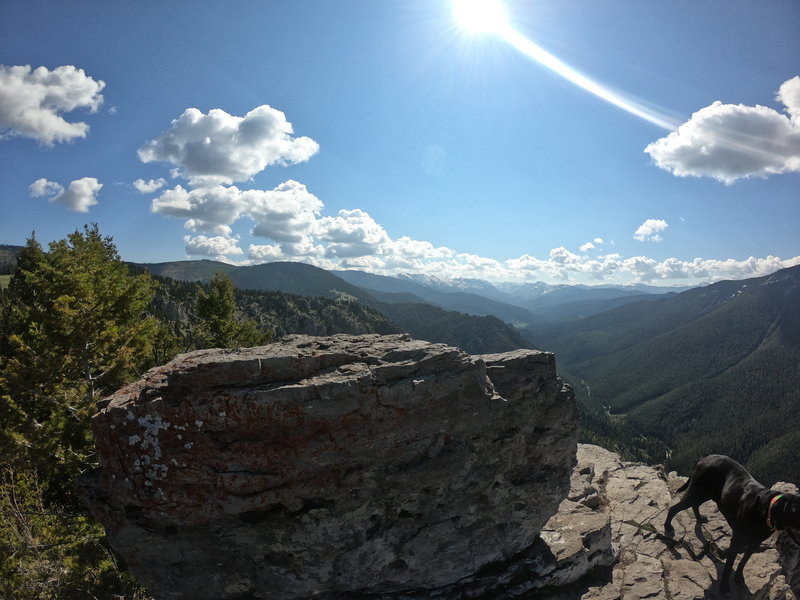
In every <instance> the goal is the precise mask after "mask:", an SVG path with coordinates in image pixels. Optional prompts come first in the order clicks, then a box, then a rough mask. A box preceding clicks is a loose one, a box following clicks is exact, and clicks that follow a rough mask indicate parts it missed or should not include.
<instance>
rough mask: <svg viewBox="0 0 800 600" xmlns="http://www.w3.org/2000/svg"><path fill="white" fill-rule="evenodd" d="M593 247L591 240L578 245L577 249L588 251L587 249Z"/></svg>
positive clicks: (592, 248)
mask: <svg viewBox="0 0 800 600" xmlns="http://www.w3.org/2000/svg"><path fill="white" fill-rule="evenodd" d="M595 247H596V246H595V245H594V244H593V243H592V242H586V243H585V244H583V245H581V246H580V248H579V250H580V251H581V252H588V251H589V250H594V249H595Z"/></svg>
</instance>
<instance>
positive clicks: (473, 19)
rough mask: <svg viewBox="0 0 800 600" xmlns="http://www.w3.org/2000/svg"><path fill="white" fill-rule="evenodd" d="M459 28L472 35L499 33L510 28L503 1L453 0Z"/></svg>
mask: <svg viewBox="0 0 800 600" xmlns="http://www.w3.org/2000/svg"><path fill="white" fill-rule="evenodd" d="M452 2H453V14H454V16H455V19H456V22H457V23H458V25H459V27H461V28H462V29H464V30H466V31H468V32H470V33H497V32H499V31H502V30H503V29H505V28H506V27H507V26H508V14H507V13H506V8H505V6H503V2H502V0H452Z"/></svg>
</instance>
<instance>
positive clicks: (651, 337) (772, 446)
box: [525, 266, 800, 482]
mask: <svg viewBox="0 0 800 600" xmlns="http://www.w3.org/2000/svg"><path fill="white" fill-rule="evenodd" d="M525 334H526V337H527V338H528V339H529V340H530V341H531V342H532V343H534V344H535V345H536V346H538V347H545V348H547V349H548V350H552V351H554V352H555V353H556V356H557V357H558V361H559V368H560V369H561V370H563V371H564V372H568V373H569V377H570V378H571V379H572V380H573V381H574V382H577V383H578V385H579V386H580V387H582V388H583V389H582V393H583V399H584V402H585V404H586V406H587V407H588V408H589V409H594V410H595V411H596V412H600V413H602V412H606V413H608V414H609V416H610V418H611V420H612V421H613V420H616V421H617V422H619V421H625V422H627V423H628V424H630V425H632V426H633V427H634V428H635V429H636V430H638V431H639V432H640V433H642V434H643V435H644V436H650V437H655V438H658V439H660V440H662V441H663V442H664V443H665V445H666V447H668V448H669V449H671V455H670V456H669V457H665V458H669V461H668V462H669V464H670V466H672V467H673V468H676V469H678V470H680V471H683V472H686V471H688V470H689V469H690V468H691V466H692V464H693V463H694V461H695V460H696V459H697V457H698V456H702V455H704V454H709V453H712V452H717V453H723V454H729V455H731V456H734V457H735V458H737V459H738V460H740V461H741V462H743V463H745V465H746V466H748V467H750V468H751V470H753V471H754V472H755V473H758V474H759V475H760V476H761V477H763V479H764V480H765V481H768V482H772V481H775V480H776V479H784V480H792V481H796V480H798V478H800V461H799V460H798V459H800V266H796V267H791V268H788V269H783V270H780V271H778V272H776V273H774V274H772V275H769V276H765V277H758V278H753V279H745V280H740V281H720V282H718V283H714V284H712V285H708V286H705V287H702V288H696V289H693V290H689V291H686V292H683V293H681V294H677V295H674V296H668V297H664V298H661V299H659V300H653V301H649V302H633V303H629V304H627V305H625V306H624V307H620V308H616V309H612V310H609V311H606V312H604V313H602V314H597V315H594V316H591V317H588V318H586V319H581V320H579V321H573V322H571V323H561V324H559V325H550V326H545V327H539V328H536V329H531V328H529V329H527V330H526V332H525Z"/></svg>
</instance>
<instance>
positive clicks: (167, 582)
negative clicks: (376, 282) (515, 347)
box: [82, 335, 578, 600]
mask: <svg viewBox="0 0 800 600" xmlns="http://www.w3.org/2000/svg"><path fill="white" fill-rule="evenodd" d="M487 374H488V375H487ZM93 429H94V432H95V436H96V440H97V452H98V457H99V460H100V465H101V468H100V469H99V471H97V472H95V473H93V474H91V475H89V476H87V477H85V478H84V480H83V481H82V486H83V488H84V492H85V495H86V497H87V501H88V502H89V504H90V507H91V508H92V510H93V512H94V514H95V515H96V516H97V517H98V518H99V519H100V520H101V521H102V522H103V523H104V524H105V526H106V528H107V530H108V534H109V539H110V541H111V544H112V546H113V547H114V548H115V549H116V550H117V551H118V552H119V553H120V554H121V555H122V556H123V557H124V558H125V560H126V561H127V563H128V565H129V566H130V568H131V570H132V571H133V572H134V573H135V574H136V576H137V577H138V578H139V580H140V581H141V582H142V583H143V584H144V585H145V586H146V587H147V588H148V590H149V591H150V593H151V594H152V595H153V596H154V597H155V598H157V599H159V600H161V599H192V600H203V599H214V600H222V599H241V600H243V599H248V598H280V599H293V598H308V597H311V596H315V597H317V598H342V597H344V596H347V597H348V598H358V597H367V596H372V595H381V594H382V595H388V596H387V597H401V596H404V595H408V597H420V598H422V597H436V596H437V595H438V596H439V597H458V596H460V594H461V592H460V591H459V590H460V589H461V588H460V586H462V582H463V585H473V586H474V585H475V581H477V580H485V579H486V574H487V573H492V572H493V569H497V568H506V567H505V566H504V565H509V564H511V563H513V562H514V560H515V558H516V557H520V556H525V555H526V552H527V553H528V555H529V554H530V553H531V552H533V551H534V550H535V548H536V547H537V546H535V543H536V542H537V536H538V535H539V533H540V531H541V530H542V528H543V526H544V525H545V523H546V522H547V521H548V519H549V518H550V517H551V516H553V515H554V513H555V512H556V510H557V508H558V506H559V504H560V503H561V501H562V500H563V499H564V498H565V496H566V494H567V491H568V489H569V484H570V474H571V472H572V468H573V466H574V464H575V450H576V441H577V433H578V419H577V414H576V408H575V401H574V397H573V395H572V393H571V391H570V390H569V388H567V387H565V386H563V385H562V383H561V381H560V380H559V379H558V377H557V375H556V370H555V363H554V359H553V356H552V354H549V353H545V352H538V351H533V350H520V351H515V352H511V353H507V354H498V355H486V356H483V357H474V356H469V355H467V354H465V353H464V352H462V351H460V350H458V349H456V348H452V347H448V346H445V345H441V344H431V343H427V342H422V341H416V340H412V339H410V338H409V337H407V336H402V335H394V336H377V335H368V336H333V337H328V338H312V337H305V336H295V337H290V338H288V339H287V340H285V341H282V342H279V343H275V344H272V345H269V346H264V347H259V348H250V349H240V350H204V351H198V352H193V353H189V354H184V355H181V356H179V357H177V358H176V359H175V360H174V361H172V362H171V363H169V364H167V365H165V366H162V367H158V368H156V369H153V370H151V371H149V372H148V373H147V374H145V376H144V377H143V378H142V379H141V380H140V381H138V382H136V383H134V384H132V385H129V386H127V387H125V388H123V389H121V390H120V391H119V392H117V393H116V394H114V395H113V396H112V397H111V398H110V399H109V401H108V403H107V406H106V407H105V408H104V409H103V410H102V411H101V412H100V413H99V414H98V415H97V416H96V417H95V418H94V420H93ZM538 543H539V544H541V541H540V540H538ZM492 578H493V579H496V578H495V577H492ZM500 579H502V577H501V578H500ZM477 587H478V588H481V589H483V588H485V587H487V586H481V585H478V586H477ZM488 587H489V588H491V587H493V586H492V585H488ZM435 590H439V591H440V592H436V591H435ZM473 592H474V593H473V594H472V596H473V597H474V596H475V595H476V594H478V593H479V590H473ZM495 596H496V594H495Z"/></svg>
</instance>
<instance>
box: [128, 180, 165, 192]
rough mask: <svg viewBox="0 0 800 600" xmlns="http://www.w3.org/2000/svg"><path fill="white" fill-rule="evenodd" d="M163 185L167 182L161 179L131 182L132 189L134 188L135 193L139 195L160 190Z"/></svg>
mask: <svg viewBox="0 0 800 600" xmlns="http://www.w3.org/2000/svg"><path fill="white" fill-rule="evenodd" d="M165 185H167V182H166V181H165V180H164V178H163V177H159V178H158V179H148V180H147V181H145V180H144V179H137V180H136V181H134V182H133V187H135V188H136V191H137V192H139V193H140V194H152V193H153V192H157V191H158V190H160V189H161V188H162V187H164V186H165Z"/></svg>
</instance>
